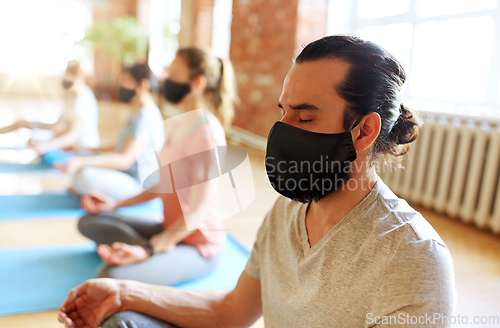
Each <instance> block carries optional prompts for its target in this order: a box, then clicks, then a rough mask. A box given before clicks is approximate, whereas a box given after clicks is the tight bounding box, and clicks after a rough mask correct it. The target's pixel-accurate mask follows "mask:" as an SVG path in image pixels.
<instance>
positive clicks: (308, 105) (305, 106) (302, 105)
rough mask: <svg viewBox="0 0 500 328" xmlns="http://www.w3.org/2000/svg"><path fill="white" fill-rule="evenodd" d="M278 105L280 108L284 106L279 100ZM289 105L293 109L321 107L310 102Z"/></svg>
mask: <svg viewBox="0 0 500 328" xmlns="http://www.w3.org/2000/svg"><path fill="white" fill-rule="evenodd" d="M278 107H279V108H283V106H282V105H281V103H279V102H278ZM289 107H290V108H291V109H294V110H318V109H319V108H318V107H316V106H314V105H313V104H309V103H302V104H298V105H291V106H289Z"/></svg>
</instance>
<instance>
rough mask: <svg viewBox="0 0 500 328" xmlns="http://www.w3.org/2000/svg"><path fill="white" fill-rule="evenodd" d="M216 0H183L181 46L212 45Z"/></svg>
mask: <svg viewBox="0 0 500 328" xmlns="http://www.w3.org/2000/svg"><path fill="white" fill-rule="evenodd" d="M213 9H214V0H183V1H182V13H181V30H180V32H179V45H180V47H190V46H200V47H210V46H211V45H212V19H213Z"/></svg>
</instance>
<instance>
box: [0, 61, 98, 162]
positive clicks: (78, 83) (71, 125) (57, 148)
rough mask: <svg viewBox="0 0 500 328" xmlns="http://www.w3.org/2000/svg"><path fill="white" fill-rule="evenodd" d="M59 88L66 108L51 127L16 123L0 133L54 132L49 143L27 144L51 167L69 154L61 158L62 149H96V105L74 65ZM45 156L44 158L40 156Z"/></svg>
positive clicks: (31, 141)
mask: <svg viewBox="0 0 500 328" xmlns="http://www.w3.org/2000/svg"><path fill="white" fill-rule="evenodd" d="M62 87H63V89H64V94H65V103H66V106H65V107H66V108H65V111H64V113H63V114H62V115H61V117H60V118H59V119H58V120H57V122H56V123H54V124H45V123H38V122H27V121H24V120H21V121H18V122H16V123H14V124H13V125H10V126H7V127H4V128H2V129H0V133H6V132H10V131H13V130H16V129H18V128H21V127H23V128H28V129H45V130H50V131H52V132H54V134H55V138H53V139H52V140H49V141H43V142H41V141H36V140H33V139H32V140H30V146H31V148H33V149H35V150H36V151H37V153H38V154H40V155H42V163H43V164H46V165H49V166H52V165H53V164H54V163H57V162H60V160H63V159H66V158H67V157H68V156H70V155H69V154H63V152H62V151H61V149H65V148H77V149H78V148H80V147H83V148H95V147H99V143H100V141H99V131H98V119H99V113H98V109H97V101H96V99H95V96H94V93H93V92H92V90H91V89H90V88H89V87H88V85H87V84H86V82H85V74H84V73H83V71H82V69H81V68H80V64H79V63H78V62H75V61H72V62H69V63H68V66H67V67H66V71H65V73H64V75H63V80H62ZM44 154H46V155H45V156H43V155H44Z"/></svg>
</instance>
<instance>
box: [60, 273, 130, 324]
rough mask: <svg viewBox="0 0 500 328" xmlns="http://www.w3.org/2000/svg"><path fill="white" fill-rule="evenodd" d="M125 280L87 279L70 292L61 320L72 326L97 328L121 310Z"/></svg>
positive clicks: (63, 307)
mask: <svg viewBox="0 0 500 328" xmlns="http://www.w3.org/2000/svg"><path fill="white" fill-rule="evenodd" d="M122 284H123V282H120V281H118V280H114V279H105V278H101V279H91V280H87V281H86V282H84V283H83V284H81V285H80V286H78V287H75V288H73V289H72V290H71V292H70V293H69V296H68V298H67V299H66V301H64V303H63V305H62V306H61V308H60V312H59V322H61V323H63V324H64V325H65V326H66V327H71V328H73V327H74V328H97V327H98V326H99V325H100V324H101V322H102V321H103V320H104V319H106V318H107V317H109V316H110V315H112V314H113V313H115V312H118V311H120V309H121V307H122V301H121V299H120V294H121V288H122Z"/></svg>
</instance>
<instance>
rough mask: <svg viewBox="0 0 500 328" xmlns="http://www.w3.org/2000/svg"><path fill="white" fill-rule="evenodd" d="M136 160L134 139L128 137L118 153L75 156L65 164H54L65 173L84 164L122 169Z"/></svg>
mask: <svg viewBox="0 0 500 328" xmlns="http://www.w3.org/2000/svg"><path fill="white" fill-rule="evenodd" d="M135 161H136V147H135V139H134V138H128V139H127V140H126V141H125V144H124V146H123V150H122V151H121V152H120V153H113V154H103V155H96V156H75V157H73V158H72V159H70V160H69V161H68V162H67V163H66V164H60V165H56V166H55V167H56V168H58V169H61V170H63V171H66V172H67V173H75V172H77V171H78V170H80V169H81V168H83V167H85V166H93V167H102V168H106V169H113V170H119V171H124V170H126V169H128V168H129V167H131V166H132V164H134V162H135Z"/></svg>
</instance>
